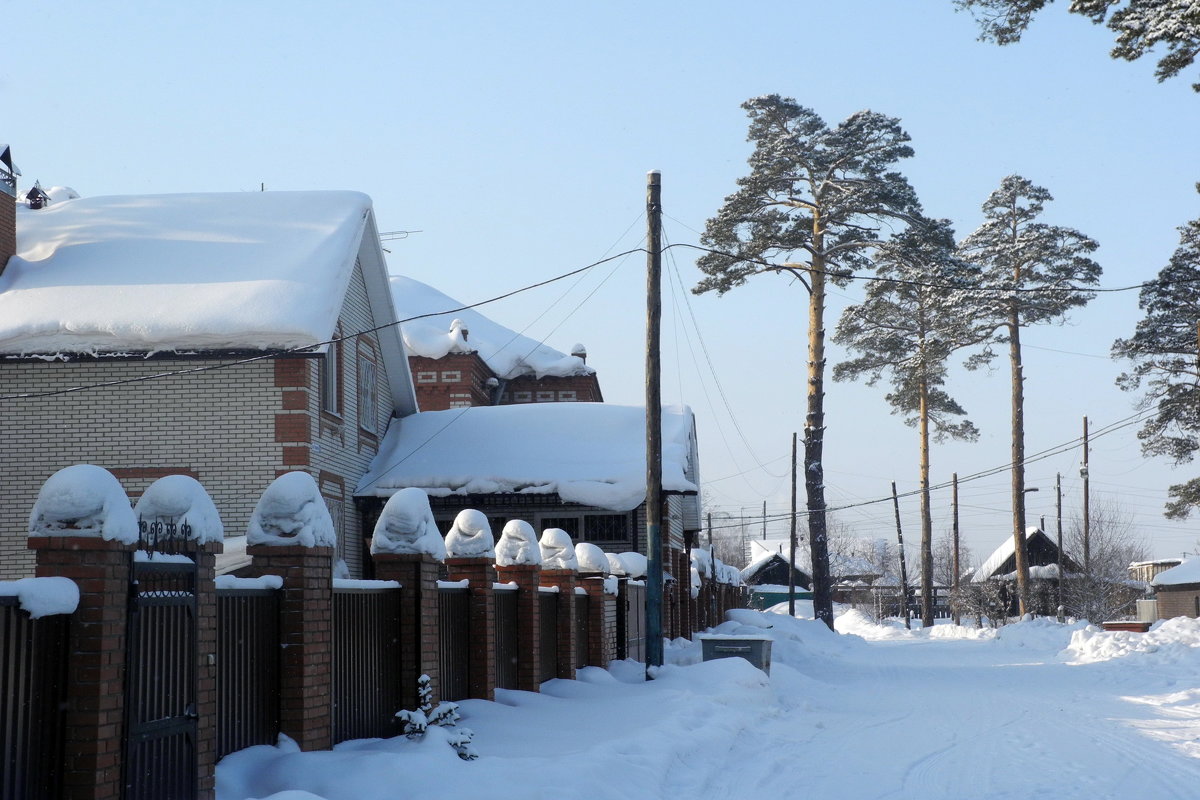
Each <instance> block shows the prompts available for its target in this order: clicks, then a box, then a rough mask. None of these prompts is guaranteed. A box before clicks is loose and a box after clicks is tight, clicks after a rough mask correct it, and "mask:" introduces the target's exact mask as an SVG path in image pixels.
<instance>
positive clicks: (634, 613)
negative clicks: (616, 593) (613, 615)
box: [624, 583, 646, 661]
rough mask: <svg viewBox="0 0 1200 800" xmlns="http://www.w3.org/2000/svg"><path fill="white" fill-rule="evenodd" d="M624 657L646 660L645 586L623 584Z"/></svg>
mask: <svg viewBox="0 0 1200 800" xmlns="http://www.w3.org/2000/svg"><path fill="white" fill-rule="evenodd" d="M624 595H625V597H624V600H625V637H624V642H625V656H624V657H625V658H632V659H633V660H634V661H645V660H646V587H645V585H644V584H641V585H639V584H634V583H627V584H625V592H624Z"/></svg>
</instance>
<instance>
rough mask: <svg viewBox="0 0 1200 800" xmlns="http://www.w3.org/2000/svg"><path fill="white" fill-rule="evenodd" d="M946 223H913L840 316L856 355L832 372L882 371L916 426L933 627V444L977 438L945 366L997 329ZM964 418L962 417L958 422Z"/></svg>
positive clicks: (927, 614)
mask: <svg viewBox="0 0 1200 800" xmlns="http://www.w3.org/2000/svg"><path fill="white" fill-rule="evenodd" d="M954 250H955V242H954V232H953V230H951V228H950V225H949V222H948V221H946V220H924V221H922V222H921V223H919V224H913V225H911V226H910V227H909V228H908V230H907V231H905V232H904V233H903V234H902V235H900V236H898V237H897V239H896V241H895V242H894V243H892V244H891V246H889V247H887V248H885V249H883V250H882V251H881V252H880V255H879V257H878V258H877V259H876V262H875V270H876V274H877V275H878V276H879V277H880V278H884V279H885V280H880V281H876V282H874V283H871V284H869V285H868V286H867V291H866V298H865V299H864V300H863V302H862V303H860V304H857V305H853V306H849V307H847V308H846V310H845V311H844V312H843V313H842V318H841V320H840V321H839V322H838V326H837V330H836V331H835V333H834V336H833V341H834V342H836V343H838V344H840V345H843V346H845V347H847V348H849V349H850V350H851V351H853V352H857V353H859V355H858V356H857V357H856V358H853V359H850V360H849V361H845V362H842V363H841V364H838V365H836V366H835V367H834V368H833V378H834V380H847V379H856V378H863V377H865V378H866V382H867V385H868V386H874V385H875V384H876V383H877V382H878V381H879V380H881V379H882V378H883V377H884V375H885V373H886V374H887V375H888V379H889V381H890V383H891V387H892V391H891V392H890V393H889V394H888V395H887V396H886V397H885V399H886V400H887V402H888V403H890V404H891V406H892V411H893V413H896V414H901V415H903V417H904V422H905V424H907V425H910V426H913V427H915V428H917V430H918V432H919V440H920V476H921V559H920V562H921V623H922V625H924V626H925V627H929V626H931V625H933V573H934V571H933V517H932V513H931V509H930V498H929V440H930V438H931V436H932V438H933V439H934V441H938V442H940V441H944V440H945V439H965V440H968V441H974V440H975V439H977V438H978V436H979V432H978V430H976V428H975V426H974V424H972V423H971V422H970V420H967V419H965V414H966V412H965V411H964V410H963V408H962V406H960V405H959V404H958V402H956V401H955V400H954V398H952V397H951V396H950V395H949V394H948V393H947V392H946V391H945V389H944V388H943V386H944V385H945V382H946V372H947V366H946V362H947V361H948V360H949V358H950V356H951V355H952V354H953V353H954V352H956V351H958V350H961V349H962V348H964V347H970V346H972V345H977V344H981V343H982V342H985V341H987V340H988V339H989V338H990V337H991V334H992V328H991V327H989V326H987V325H986V324H984V325H980V324H979V323H978V322H976V315H975V313H974V312H973V310H972V306H973V305H977V304H978V303H979V300H980V295H979V294H978V293H977V292H972V291H971V290H972V289H973V288H975V286H974V284H975V283H976V281H977V280H978V277H979V270H978V268H976V267H974V266H973V265H971V264H969V263H967V262H964V261H962V260H960V259H958V258H956V257H955V255H954ZM960 418H961V419H960Z"/></svg>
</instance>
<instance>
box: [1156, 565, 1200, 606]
mask: <svg viewBox="0 0 1200 800" xmlns="http://www.w3.org/2000/svg"><path fill="white" fill-rule="evenodd" d="M1150 584H1151V586H1152V587H1153V588H1154V596H1155V599H1157V601H1158V608H1157V616H1158V618H1159V619H1173V618H1174V617H1200V558H1189V559H1187V560H1184V561H1181V562H1179V563H1178V564H1176V565H1175V566H1174V567H1171V568H1169V569H1165V570H1163V571H1161V572H1159V573H1158V574H1157V575H1155V576H1154V577H1153V579H1152V580H1151V581H1150Z"/></svg>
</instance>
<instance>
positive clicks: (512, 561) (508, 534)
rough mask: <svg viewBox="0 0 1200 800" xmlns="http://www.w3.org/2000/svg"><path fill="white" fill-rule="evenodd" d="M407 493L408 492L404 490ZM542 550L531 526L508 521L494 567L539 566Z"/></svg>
mask: <svg viewBox="0 0 1200 800" xmlns="http://www.w3.org/2000/svg"><path fill="white" fill-rule="evenodd" d="M404 491H408V490H404ZM541 563H542V548H541V546H540V545H539V544H538V540H537V534H536V533H534V530H533V526H532V525H530V524H529V523H528V522H526V521H525V520H523V519H510V520H509V521H508V522H506V523H505V524H504V530H503V531H502V532H501V533H500V541H499V542H497V543H496V566H498V567H515V566H519V565H524V564H541Z"/></svg>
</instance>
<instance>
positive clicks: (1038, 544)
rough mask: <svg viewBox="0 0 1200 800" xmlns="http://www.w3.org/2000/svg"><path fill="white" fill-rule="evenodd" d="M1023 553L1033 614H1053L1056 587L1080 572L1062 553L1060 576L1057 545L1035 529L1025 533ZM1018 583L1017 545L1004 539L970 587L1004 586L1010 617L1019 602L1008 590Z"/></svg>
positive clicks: (1056, 593)
mask: <svg viewBox="0 0 1200 800" xmlns="http://www.w3.org/2000/svg"><path fill="white" fill-rule="evenodd" d="M1025 552H1026V559H1027V563H1028V565H1029V578H1030V583H1031V587H1030V602H1031V603H1032V610H1033V613H1035V614H1047V615H1049V614H1055V613H1057V608H1058V602H1059V601H1058V586H1059V582H1060V580H1064V579H1067V578H1069V577H1070V576H1071V575H1076V574H1079V573H1081V572H1082V571H1083V570H1082V568H1081V567H1080V566H1079V564H1078V562H1076V561H1075V559H1073V558H1072V557H1071V556H1070V555H1069V554H1068V553H1067V552H1066V551H1065V549H1064V551H1063V552H1062V574H1061V575H1060V574H1059V550H1058V545H1057V544H1056V543H1055V542H1054V540H1053V539H1051V538H1050V537H1049V536H1047V535H1046V533H1045V531H1043V530H1042V529H1041V528H1039V527H1037V526H1031V527H1028V528H1026V529H1025ZM1016 580H1017V555H1016V542H1015V541H1014V539H1013V537H1012V536H1005V537H1004V540H1003V541H1002V542H1001V543H1000V546H999V547H997V548H996V549H995V550H994V551H992V554H991V555H989V556H988V557H987V558H986V559H984V561H983V563H982V564H981V565H980V566H979V569H977V570H975V572H974V574H973V575H972V576H971V585H973V586H979V585H981V584H984V583H987V582H989V581H991V582H999V583H1001V584H1003V585H1004V587H1005V589H1004V595H1005V597H1007V598H1008V602H1009V605H1010V613H1013V614H1016V613H1017V610H1018V605H1019V598H1018V596H1017V592H1016V590H1015V589H1012V590H1009V589H1008V588H1007V587H1008V586H1010V585H1015V583H1016Z"/></svg>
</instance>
